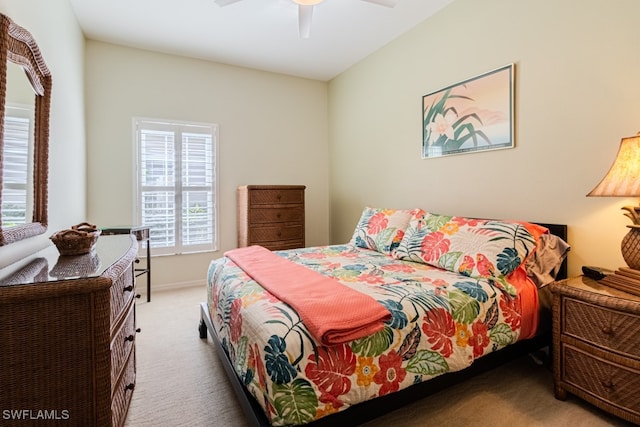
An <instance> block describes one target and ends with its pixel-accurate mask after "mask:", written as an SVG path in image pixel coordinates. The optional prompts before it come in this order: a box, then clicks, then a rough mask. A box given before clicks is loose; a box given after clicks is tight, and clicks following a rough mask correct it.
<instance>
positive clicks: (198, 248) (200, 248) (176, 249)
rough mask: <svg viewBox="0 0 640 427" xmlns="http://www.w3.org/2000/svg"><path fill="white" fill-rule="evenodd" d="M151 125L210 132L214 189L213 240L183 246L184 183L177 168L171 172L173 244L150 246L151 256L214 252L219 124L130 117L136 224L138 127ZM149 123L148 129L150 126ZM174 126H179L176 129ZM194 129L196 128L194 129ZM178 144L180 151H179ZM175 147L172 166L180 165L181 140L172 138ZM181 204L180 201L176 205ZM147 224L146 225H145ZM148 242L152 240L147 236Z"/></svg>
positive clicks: (216, 246) (216, 245)
mask: <svg viewBox="0 0 640 427" xmlns="http://www.w3.org/2000/svg"><path fill="white" fill-rule="evenodd" d="M145 124H147V125H152V126H153V127H157V128H161V127H165V128H166V129H165V130H169V129H171V130H172V131H173V132H174V135H176V133H179V134H182V133H186V131H185V129H188V128H189V127H193V128H208V129H210V131H211V133H210V135H211V145H212V147H211V150H212V163H213V164H212V165H211V166H212V179H213V183H212V185H211V190H212V191H213V197H212V204H213V206H212V210H211V212H212V215H213V218H211V220H212V233H213V239H212V241H211V242H210V243H207V244H201V245H193V246H189V245H185V244H184V239H183V236H182V216H183V214H182V205H181V203H180V202H181V201H182V195H183V194H184V193H183V192H182V187H183V182H182V174H181V170H180V169H176V170H175V174H174V181H176V182H174V183H173V186H172V188H175V189H176V191H178V189H179V194H178V193H176V194H175V195H174V201H175V203H176V208H175V216H174V222H175V227H176V229H175V232H176V236H175V237H176V239H175V246H166V247H153V246H151V255H152V256H162V255H180V254H193V253H202V252H215V251H218V250H219V247H220V245H219V239H220V236H219V222H220V221H219V218H220V216H219V191H218V186H219V183H218V145H219V136H218V135H219V127H218V125H217V124H215V123H204V122H195V121H182V120H169V119H157V118H149V117H133V119H132V128H133V141H134V144H133V146H134V155H133V164H134V166H133V169H134V174H135V179H134V192H133V198H134V201H133V209H134V212H133V217H134V218H135V219H136V223H137V224H142V225H144V224H143V222H142V210H143V209H142V192H143V186H142V163H141V162H142V159H141V155H142V153H141V138H140V130H139V129H141V130H143V129H145V127H144V125H145ZM152 126H148V127H147V129H150V128H152ZM177 129H180V131H178V130H177ZM194 130H195V129H194ZM178 147H180V148H179V151H178ZM174 149H175V150H176V153H175V155H176V159H177V160H176V159H174V161H175V165H176V166H177V167H181V166H180V165H181V163H182V154H183V153H182V141H177V140H174ZM178 203H180V204H178ZM147 225H148V224H147ZM150 242H151V239H150Z"/></svg>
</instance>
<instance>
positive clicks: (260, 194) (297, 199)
mask: <svg viewBox="0 0 640 427" xmlns="http://www.w3.org/2000/svg"><path fill="white" fill-rule="evenodd" d="M249 203H250V204H251V205H265V204H267V205H272V204H280V203H284V204H291V203H304V189H284V188H283V189H277V188H273V189H261V190H256V191H249Z"/></svg>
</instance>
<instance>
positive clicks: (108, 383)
mask: <svg viewBox="0 0 640 427" xmlns="http://www.w3.org/2000/svg"><path fill="white" fill-rule="evenodd" d="M136 252H137V242H136V240H135V237H133V236H129V235H120V236H101V237H100V238H99V239H98V242H97V244H96V248H95V251H94V252H92V253H90V254H86V255H77V256H66V257H62V256H61V257H59V256H58V252H57V250H56V248H55V247H54V246H50V247H48V248H46V249H44V250H42V251H40V252H38V253H36V254H34V255H32V256H30V257H28V258H27V259H25V260H22V261H21V262H20V263H16V264H14V265H10V266H8V267H6V268H4V269H0V425H2V426H13V425H15V426H26V425H29V426H39V425H64V426H83V427H86V426H99V427H103V426H112V425H113V426H121V425H123V424H124V420H125V417H126V414H127V410H128V407H129V402H130V401H131V396H132V393H133V388H134V386H135V378H136V367H135V348H134V343H135V336H136V332H138V331H137V330H136V324H135V322H136V320H135V303H134V301H135V298H134V293H135V286H134V277H133V261H134V259H135V256H136Z"/></svg>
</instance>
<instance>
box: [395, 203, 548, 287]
mask: <svg viewBox="0 0 640 427" xmlns="http://www.w3.org/2000/svg"><path fill="white" fill-rule="evenodd" d="M535 246H536V238H535V237H534V236H533V235H532V234H531V233H530V232H529V230H527V227H526V226H525V225H524V224H523V223H519V222H507V221H494V220H483V219H470V218H462V217H457V216H446V215H436V214H430V213H425V215H423V216H422V217H416V218H414V219H413V220H412V221H411V222H410V223H409V225H408V226H407V229H406V232H405V236H404V238H403V239H402V242H401V243H400V245H399V246H398V248H397V249H396V251H395V253H394V257H395V258H398V259H405V260H409V261H415V262H421V263H424V264H429V265H433V266H435V267H439V268H443V269H445V270H448V271H453V272H455V273H459V274H462V275H465V276H471V277H478V276H479V277H488V278H503V277H506V276H507V275H509V274H510V273H511V272H513V271H514V270H515V269H517V268H518V267H519V266H520V265H521V264H522V263H523V262H524V261H525V260H526V259H527V258H528V257H529V255H530V254H531V253H532V252H533V250H534V249H535Z"/></svg>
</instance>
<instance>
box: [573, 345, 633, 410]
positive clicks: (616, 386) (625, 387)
mask: <svg viewBox="0 0 640 427" xmlns="http://www.w3.org/2000/svg"><path fill="white" fill-rule="evenodd" d="M562 358H563V359H564V360H565V364H564V366H563V370H562V381H564V382H565V383H566V384H567V385H569V386H574V387H577V388H578V389H580V390H581V391H584V392H585V393H586V394H587V396H589V395H592V396H593V395H595V396H594V397H597V399H598V400H602V401H604V402H606V403H607V404H610V405H613V406H615V407H620V408H621V409H624V410H625V411H628V412H630V413H632V414H633V415H634V416H636V417H637V416H640V394H639V393H638V390H640V371H637V370H634V369H631V368H628V367H625V366H622V365H618V364H616V363H614V362H612V361H608V360H605V359H602V358H599V357H595V356H592V355H590V354H588V353H586V352H584V351H582V350H580V349H578V348H575V347H573V346H568V345H563V346H562ZM583 397H584V396H583Z"/></svg>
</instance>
